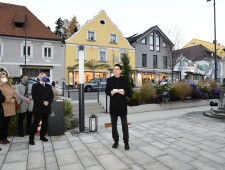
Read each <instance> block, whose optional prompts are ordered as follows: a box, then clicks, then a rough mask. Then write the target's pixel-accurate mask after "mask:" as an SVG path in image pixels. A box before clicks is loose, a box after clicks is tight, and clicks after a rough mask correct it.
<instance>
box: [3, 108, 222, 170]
mask: <svg viewBox="0 0 225 170" xmlns="http://www.w3.org/2000/svg"><path fill="white" fill-rule="evenodd" d="M119 132H120V136H122V132H121V126H120V125H119ZM129 132H130V147H131V149H130V150H129V151H125V150H124V144H123V142H122V139H121V141H120V144H119V147H118V148H117V149H113V148H112V143H113V141H112V137H111V128H105V127H103V126H100V127H99V129H98V132H96V133H82V134H76V135H74V134H72V133H70V132H66V133H65V135H64V136H58V137H49V139H50V141H49V142H47V143H43V142H41V141H40V140H38V137H36V140H35V142H36V145H34V146H30V145H28V137H27V136H26V137H24V138H20V137H11V138H10V140H11V141H12V142H11V144H10V145H4V146H3V145H1V147H2V151H0V167H1V169H2V170H26V169H28V170H31V169H32V170H34V169H35V170H44V169H46V170H58V169H60V170H84V169H85V170H104V169H106V170H128V169H130V170H142V169H146V170H169V169H172V170H197V169H199V170H213V169H214V170H224V169H225V120H218V119H213V118H209V117H205V116H203V114H202V112H192V113H188V114H185V115H183V116H179V117H176V118H168V119H164V120H154V121H148V122H141V123H140V122H139V123H134V124H131V125H130V127H129Z"/></svg>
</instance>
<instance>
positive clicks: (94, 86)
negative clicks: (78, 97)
mask: <svg viewBox="0 0 225 170" xmlns="http://www.w3.org/2000/svg"><path fill="white" fill-rule="evenodd" d="M98 82H99V85H98ZM98 88H99V90H104V89H105V88H106V78H95V79H91V80H90V81H89V82H87V83H84V91H86V92H90V91H94V90H98Z"/></svg>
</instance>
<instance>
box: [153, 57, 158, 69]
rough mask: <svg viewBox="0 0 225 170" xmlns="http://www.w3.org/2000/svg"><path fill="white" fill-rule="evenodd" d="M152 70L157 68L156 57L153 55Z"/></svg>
mask: <svg viewBox="0 0 225 170" xmlns="http://www.w3.org/2000/svg"><path fill="white" fill-rule="evenodd" d="M153 68H158V63H157V55H153Z"/></svg>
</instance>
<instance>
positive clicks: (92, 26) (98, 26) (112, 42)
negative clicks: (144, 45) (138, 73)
mask: <svg viewBox="0 0 225 170" xmlns="http://www.w3.org/2000/svg"><path fill="white" fill-rule="evenodd" d="M79 46H84V53H85V63H91V61H92V63H94V66H95V69H94V75H93V69H91V67H88V66H86V65H85V67H84V82H88V81H89V80H91V79H92V78H93V76H95V78H108V77H110V75H111V72H112V67H113V65H114V64H116V63H122V62H121V56H122V55H123V54H124V53H127V54H128V56H129V58H130V64H131V67H132V69H134V68H135V49H134V48H133V47H132V46H131V45H130V44H129V42H128V41H127V39H126V38H125V37H124V36H123V34H122V32H121V31H120V30H119V29H118V28H117V26H116V25H115V24H114V23H113V22H112V21H111V19H110V18H109V17H108V16H107V14H106V12H105V11H104V10H101V11H100V12H99V13H98V14H97V15H96V16H95V17H94V18H93V19H91V20H89V21H88V22H87V23H86V24H84V25H83V26H82V27H81V28H80V29H79V31H78V32H76V33H75V34H74V35H73V36H72V37H70V38H69V39H67V40H66V59H65V74H66V84H67V85H70V86H72V85H74V84H76V83H79V56H78V49H79ZM93 61H94V62H93ZM107 65H108V67H107ZM97 66H99V67H97Z"/></svg>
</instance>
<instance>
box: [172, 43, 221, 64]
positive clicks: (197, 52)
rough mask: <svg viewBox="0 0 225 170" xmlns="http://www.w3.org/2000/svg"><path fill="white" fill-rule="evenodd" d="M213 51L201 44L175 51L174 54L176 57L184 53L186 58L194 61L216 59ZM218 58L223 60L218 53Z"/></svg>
mask: <svg viewBox="0 0 225 170" xmlns="http://www.w3.org/2000/svg"><path fill="white" fill-rule="evenodd" d="M212 53H213V52H212V51H210V50H209V49H207V48H205V47H204V46H203V45H201V44H200V45H195V46H191V47H187V48H182V49H179V50H174V51H173V55H174V57H175V58H176V57H179V56H181V55H182V56H184V57H185V58H187V59H189V60H192V61H199V60H204V59H214V56H212ZM217 59H219V60H221V58H220V57H219V56H218V55H217Z"/></svg>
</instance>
